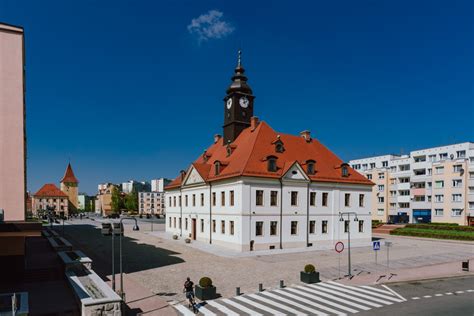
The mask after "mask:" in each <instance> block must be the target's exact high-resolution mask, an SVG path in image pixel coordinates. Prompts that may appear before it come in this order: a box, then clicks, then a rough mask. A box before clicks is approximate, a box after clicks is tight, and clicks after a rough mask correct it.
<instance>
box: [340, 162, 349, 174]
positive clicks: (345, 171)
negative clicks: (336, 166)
mask: <svg viewBox="0 0 474 316" xmlns="http://www.w3.org/2000/svg"><path fill="white" fill-rule="evenodd" d="M341 175H342V176H343V177H348V176H349V168H348V165H347V164H346V163H344V164H342V165H341Z"/></svg>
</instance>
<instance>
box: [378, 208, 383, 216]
mask: <svg viewBox="0 0 474 316" xmlns="http://www.w3.org/2000/svg"><path fill="white" fill-rule="evenodd" d="M383 214H384V210H383V208H379V209H377V215H378V216H382V215H383Z"/></svg>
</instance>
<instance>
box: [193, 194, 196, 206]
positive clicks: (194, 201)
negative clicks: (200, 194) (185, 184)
mask: <svg viewBox="0 0 474 316" xmlns="http://www.w3.org/2000/svg"><path fill="white" fill-rule="evenodd" d="M193 206H196V194H193Z"/></svg>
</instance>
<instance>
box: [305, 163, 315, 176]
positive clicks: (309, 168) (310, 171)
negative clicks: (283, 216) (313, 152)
mask: <svg viewBox="0 0 474 316" xmlns="http://www.w3.org/2000/svg"><path fill="white" fill-rule="evenodd" d="M315 164H316V161H314V160H308V161H306V172H307V173H308V174H314V173H315V172H316V170H315V167H314V166H315Z"/></svg>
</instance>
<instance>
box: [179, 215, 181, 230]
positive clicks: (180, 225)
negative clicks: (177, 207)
mask: <svg viewBox="0 0 474 316" xmlns="http://www.w3.org/2000/svg"><path fill="white" fill-rule="evenodd" d="M179 229H181V217H180V218H179Z"/></svg>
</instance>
